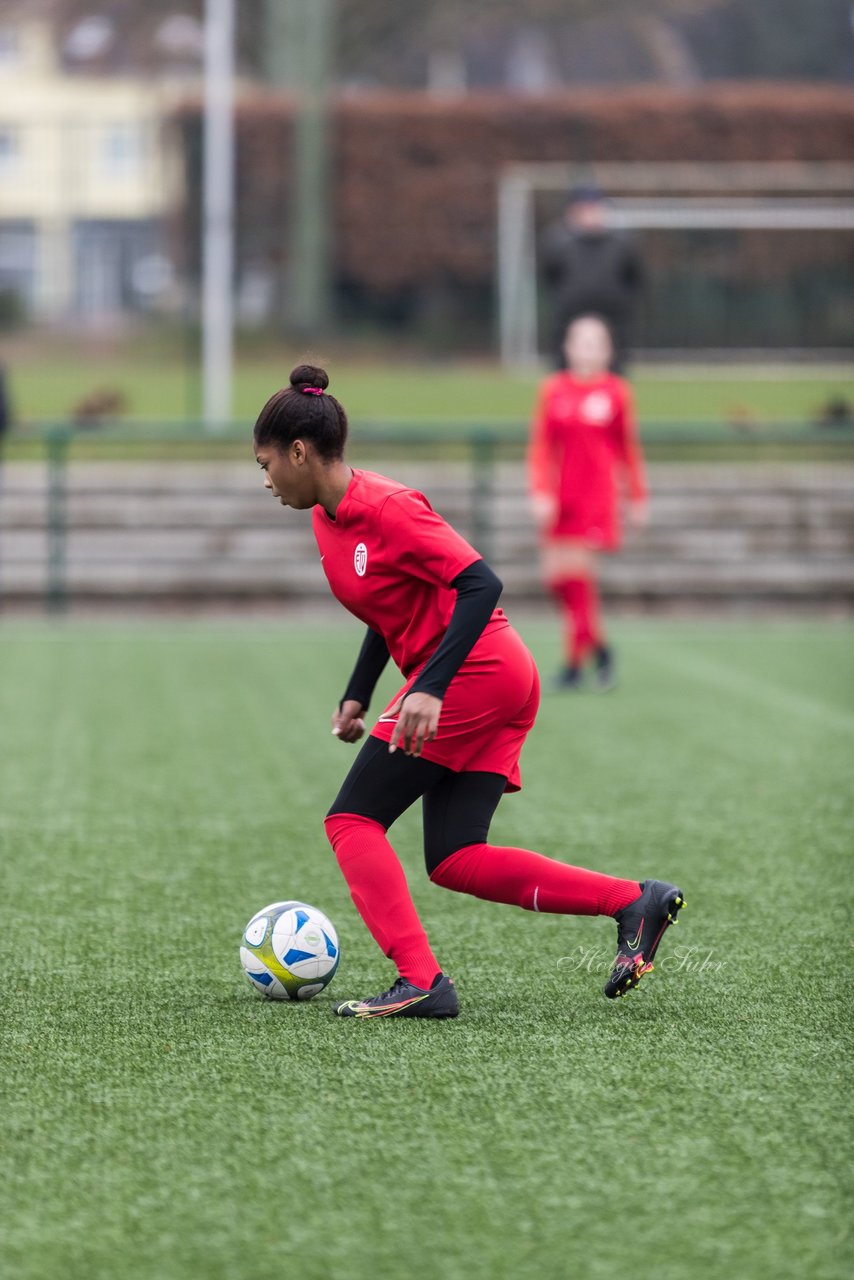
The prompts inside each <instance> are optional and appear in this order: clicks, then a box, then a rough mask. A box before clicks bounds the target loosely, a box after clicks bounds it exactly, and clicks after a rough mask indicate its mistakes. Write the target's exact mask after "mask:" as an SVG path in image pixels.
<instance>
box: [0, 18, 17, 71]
mask: <svg viewBox="0 0 854 1280" xmlns="http://www.w3.org/2000/svg"><path fill="white" fill-rule="evenodd" d="M20 60H21V37H20V34H19V32H18V28H17V27H0V70H2V69H3V68H4V67H14V66H15V65H16V64H17V63H18V62H20Z"/></svg>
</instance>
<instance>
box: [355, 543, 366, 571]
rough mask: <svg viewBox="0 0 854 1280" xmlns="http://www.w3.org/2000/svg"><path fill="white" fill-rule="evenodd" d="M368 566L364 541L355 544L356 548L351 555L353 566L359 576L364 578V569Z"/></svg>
mask: <svg viewBox="0 0 854 1280" xmlns="http://www.w3.org/2000/svg"><path fill="white" fill-rule="evenodd" d="M367 567H368V548H367V547H366V546H365V544H364V542H359V543H357V544H356V550H355V553H354V555H353V568H354V569H355V570H356V572H357V573H358V575H359V577H360V578H364V576H365V570H366V569H367Z"/></svg>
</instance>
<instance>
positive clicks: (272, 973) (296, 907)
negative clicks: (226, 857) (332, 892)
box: [240, 902, 341, 1000]
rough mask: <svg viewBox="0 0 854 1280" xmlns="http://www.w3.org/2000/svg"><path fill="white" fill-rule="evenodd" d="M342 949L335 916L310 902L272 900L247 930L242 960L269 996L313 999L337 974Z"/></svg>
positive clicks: (256, 984)
mask: <svg viewBox="0 0 854 1280" xmlns="http://www.w3.org/2000/svg"><path fill="white" fill-rule="evenodd" d="M340 958H341V951H340V948H339V946H338V935H337V933H336V932H335V927H334V925H333V924H332V922H331V920H329V918H328V917H327V916H325V915H324V914H323V912H322V911H318V909H317V907H310V906H309V905H308V903H306V902H271V903H270V905H269V907H264V908H262V910H261V911H256V913H255V915H254V916H253V917H252V919H251V920H250V921H249V923H248V925H247V926H246V928H245V929H244V930H243V938H242V940H241V944H240V963H241V964H242V965H243V971H244V973H245V974H246V977H247V978H248V979H249V981H250V982H251V984H252V986H253V987H254V988H255V990H256V991H257V992H259V993H260V994H261V995H262V996H265V997H266V998H267V999H268V1000H310V999H311V997H312V996H316V995H317V993H318V991H322V990H323V988H324V987H326V986H328V985H329V983H330V982H331V981H332V979H333V977H334V976H335V970H336V969H337V968H338V961H339V959H340Z"/></svg>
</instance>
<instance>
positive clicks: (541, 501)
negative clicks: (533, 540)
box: [531, 493, 557, 533]
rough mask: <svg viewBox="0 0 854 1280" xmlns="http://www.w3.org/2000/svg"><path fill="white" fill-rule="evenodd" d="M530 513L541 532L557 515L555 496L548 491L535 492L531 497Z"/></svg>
mask: <svg viewBox="0 0 854 1280" xmlns="http://www.w3.org/2000/svg"><path fill="white" fill-rule="evenodd" d="M531 515H532V516H533V517H534V524H535V525H536V526H537V528H538V529H539V531H540V532H541V533H543V532H545V530H546V529H548V528H549V526H550V525H553V524H554V521H555V517H556V515H557V498H556V497H554V495H553V494H550V493H535V494H533V495H532V497H531Z"/></svg>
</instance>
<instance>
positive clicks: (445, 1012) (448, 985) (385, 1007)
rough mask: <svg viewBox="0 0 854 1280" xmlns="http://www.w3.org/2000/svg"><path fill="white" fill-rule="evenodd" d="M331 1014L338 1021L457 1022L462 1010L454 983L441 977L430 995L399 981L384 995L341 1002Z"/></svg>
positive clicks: (404, 979) (404, 980) (443, 976)
mask: <svg viewBox="0 0 854 1280" xmlns="http://www.w3.org/2000/svg"><path fill="white" fill-rule="evenodd" d="M332 1011H333V1013H336V1014H337V1015H338V1017H339V1018H456V1016H457V1014H458V1013H459V1011H460V1006H459V1002H458V1000H457V991H456V987H455V986H454V983H453V980H452V979H451V978H447V977H445V975H444V973H440V974H439V977H438V980H437V981H436V982H434V983H433V986H432V987H430V989H429V991H425V990H424V988H423V987H416V986H414V985H413V984H412V983H411V982H407V980H406V978H398V979H397V981H396V982H395V983H394V984H393V985H392V986H390V987H389V989H388V991H384V992H383V993H382V995H379V996H370V997H369V998H368V999H367V1000H342V1002H341V1003H340V1004H336V1005H333V1009H332Z"/></svg>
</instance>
